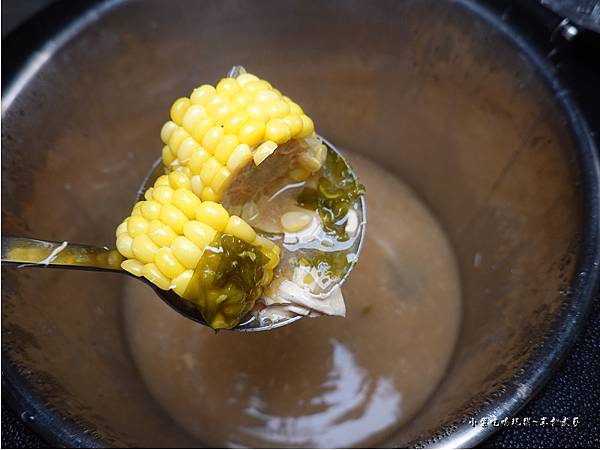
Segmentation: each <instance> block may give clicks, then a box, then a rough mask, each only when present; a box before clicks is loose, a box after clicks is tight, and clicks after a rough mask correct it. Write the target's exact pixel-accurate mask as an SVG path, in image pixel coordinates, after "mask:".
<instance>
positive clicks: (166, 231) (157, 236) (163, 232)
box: [148, 220, 177, 247]
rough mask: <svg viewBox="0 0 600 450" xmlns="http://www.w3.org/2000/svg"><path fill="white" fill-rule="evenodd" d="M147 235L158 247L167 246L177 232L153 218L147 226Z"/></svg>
mask: <svg viewBox="0 0 600 450" xmlns="http://www.w3.org/2000/svg"><path fill="white" fill-rule="evenodd" d="M148 237H149V238H150V239H152V242H154V243H155V244H156V245H158V246H159V247H168V246H169V245H171V242H173V239H175V238H176V237H177V234H176V233H175V232H174V231H173V230H172V229H171V228H170V227H168V226H167V225H165V224H164V223H162V222H161V221H160V220H153V221H152V222H150V225H149V226H148Z"/></svg>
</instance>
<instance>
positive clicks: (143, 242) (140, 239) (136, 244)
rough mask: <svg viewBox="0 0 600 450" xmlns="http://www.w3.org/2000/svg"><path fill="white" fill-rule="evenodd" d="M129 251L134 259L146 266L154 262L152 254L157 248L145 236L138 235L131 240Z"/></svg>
mask: <svg viewBox="0 0 600 450" xmlns="http://www.w3.org/2000/svg"><path fill="white" fill-rule="evenodd" d="M131 250H133V254H134V255H135V259H137V260H138V261H141V262H143V263H144V264H147V263H151V262H152V261H153V260H154V254H155V253H156V252H157V251H158V246H157V245H156V244H155V243H154V242H153V241H152V239H150V238H149V237H148V235H147V234H140V235H139V236H136V237H135V238H134V239H133V243H132V244H131Z"/></svg>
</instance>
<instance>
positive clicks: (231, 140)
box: [215, 134, 239, 164]
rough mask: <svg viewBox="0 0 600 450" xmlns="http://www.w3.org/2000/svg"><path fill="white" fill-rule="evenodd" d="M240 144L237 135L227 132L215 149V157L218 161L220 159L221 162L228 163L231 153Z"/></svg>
mask: <svg viewBox="0 0 600 450" xmlns="http://www.w3.org/2000/svg"><path fill="white" fill-rule="evenodd" d="M238 144H239V140H238V138H237V136H234V135H232V134H226V135H225V136H223V138H222V139H221V141H220V142H219V144H218V145H217V148H216V149H215V158H216V159H217V161H219V162H220V163H221V164H227V158H229V155H231V153H232V152H233V149H234V148H235V147H237V145H238Z"/></svg>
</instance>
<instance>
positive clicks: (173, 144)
mask: <svg viewBox="0 0 600 450" xmlns="http://www.w3.org/2000/svg"><path fill="white" fill-rule="evenodd" d="M189 136H190V135H189V134H188V133H187V131H185V130H184V129H183V128H177V129H176V130H175V131H173V134H171V138H170V139H169V147H170V148H171V153H173V154H174V155H175V156H177V151H178V149H179V146H180V145H181V143H182V142H183V141H184V140H185V139H186V138H188V137H189Z"/></svg>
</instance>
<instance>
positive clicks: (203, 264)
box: [184, 233, 268, 330]
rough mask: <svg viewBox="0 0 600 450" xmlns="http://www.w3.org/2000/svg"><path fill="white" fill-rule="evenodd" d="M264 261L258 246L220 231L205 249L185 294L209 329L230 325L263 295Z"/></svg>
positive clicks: (264, 258) (234, 324)
mask: <svg viewBox="0 0 600 450" xmlns="http://www.w3.org/2000/svg"><path fill="white" fill-rule="evenodd" d="M267 262H268V258H267V257H266V256H265V255H264V254H263V253H262V252H261V251H260V250H259V249H258V248H257V247H255V246H253V245H250V244H248V243H246V242H244V241H242V240H241V239H238V238H237V237H235V236H232V235H230V234H220V233H219V234H217V236H216V237H215V239H214V240H213V242H212V243H211V244H210V245H209V246H208V247H206V249H205V250H204V253H203V254H202V257H201V258H200V261H199V262H198V265H197V266H196V270H195V271H194V274H193V276H192V279H191V280H190V283H189V285H188V288H187V290H186V292H185V295H184V297H185V298H187V299H189V300H191V301H192V302H194V303H195V304H196V307H197V308H198V309H199V311H200V313H201V314H202V317H203V318H204V320H205V321H206V323H207V324H208V325H209V326H210V327H211V328H213V329H215V330H218V329H224V328H226V329H230V328H233V327H235V326H236V325H238V324H239V323H240V321H241V320H242V319H243V318H244V316H246V314H248V313H249V312H250V311H251V310H252V308H253V307H254V304H255V302H256V300H257V299H258V298H259V297H260V295H261V294H262V292H263V288H264V286H263V280H264V274H265V264H266V263H267Z"/></svg>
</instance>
